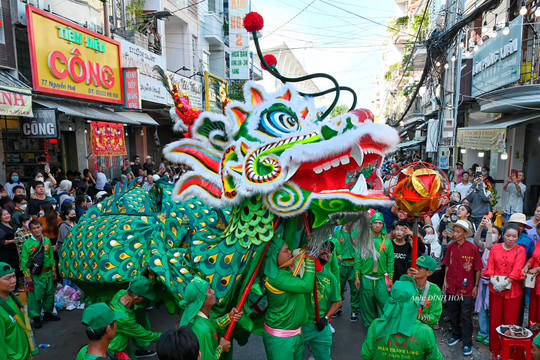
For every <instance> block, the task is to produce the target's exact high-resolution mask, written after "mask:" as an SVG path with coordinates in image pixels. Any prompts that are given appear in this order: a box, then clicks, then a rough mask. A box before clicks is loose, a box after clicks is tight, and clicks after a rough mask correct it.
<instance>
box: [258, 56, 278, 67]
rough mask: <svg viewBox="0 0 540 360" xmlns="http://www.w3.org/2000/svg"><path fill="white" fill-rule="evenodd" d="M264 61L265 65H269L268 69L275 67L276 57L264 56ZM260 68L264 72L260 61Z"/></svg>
mask: <svg viewBox="0 0 540 360" xmlns="http://www.w3.org/2000/svg"><path fill="white" fill-rule="evenodd" d="M264 61H266V63H267V64H268V65H270V67H272V66H275V65H277V59H276V57H275V56H274V55H272V54H268V55H264ZM261 67H262V68H263V69H264V70H266V68H265V67H264V65H263V63H262V61H261Z"/></svg>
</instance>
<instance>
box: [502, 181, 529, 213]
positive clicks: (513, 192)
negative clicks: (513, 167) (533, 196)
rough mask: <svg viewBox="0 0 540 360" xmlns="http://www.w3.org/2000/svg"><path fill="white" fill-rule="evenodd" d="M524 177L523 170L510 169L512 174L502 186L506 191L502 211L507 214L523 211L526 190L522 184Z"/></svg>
mask: <svg viewBox="0 0 540 360" xmlns="http://www.w3.org/2000/svg"><path fill="white" fill-rule="evenodd" d="M524 179H525V173H524V172H523V171H518V172H517V173H516V172H514V171H512V174H511V175H510V177H509V178H508V180H507V181H506V183H505V184H504V186H503V190H504V191H506V192H507V193H508V198H507V199H506V206H505V208H504V211H505V212H506V213H507V214H508V215H512V214H514V213H522V212H523V199H524V198H525V191H526V190H527V187H526V186H525V184H523V180H524Z"/></svg>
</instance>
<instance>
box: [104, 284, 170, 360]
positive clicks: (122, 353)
mask: <svg viewBox="0 0 540 360" xmlns="http://www.w3.org/2000/svg"><path fill="white" fill-rule="evenodd" d="M154 298H155V294H154V290H153V289H152V283H151V282H150V280H148V279H147V278H145V277H143V276H138V277H136V278H135V279H133V280H132V281H131V282H130V284H129V287H128V288H127V290H120V291H118V292H117V293H116V294H115V295H114V297H113V298H112V300H111V308H112V309H113V311H114V312H118V313H122V314H125V316H124V317H123V318H122V319H119V320H118V321H117V322H116V334H115V335H114V339H113V340H112V341H111V343H110V345H109V350H111V351H112V352H115V353H116V355H117V357H118V358H119V359H133V360H134V359H136V356H135V354H134V353H133V351H132V349H131V348H130V347H129V344H128V343H129V339H133V341H134V342H135V341H137V346H138V347H140V348H145V347H147V346H149V345H150V343H153V342H156V341H158V340H159V338H160V336H161V333H160V332H153V331H151V330H150V329H149V327H148V326H147V327H145V326H143V325H141V324H139V323H138V322H137V319H136V314H135V307H136V305H140V304H142V303H143V302H145V301H147V300H150V301H152V300H154ZM145 351H147V350H145ZM149 354H152V355H155V353H152V352H148V355H149Z"/></svg>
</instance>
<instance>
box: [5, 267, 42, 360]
mask: <svg viewBox="0 0 540 360" xmlns="http://www.w3.org/2000/svg"><path fill="white" fill-rule="evenodd" d="M16 286H17V275H16V274H15V270H14V269H13V268H12V267H11V266H10V265H9V264H7V263H4V262H0V360H27V359H32V355H31V354H30V352H31V350H32V354H33V355H35V354H37V350H36V349H35V344H34V340H33V337H32V329H31V327H30V319H28V316H27V315H26V313H25V312H24V307H23V306H22V304H21V303H20V302H19V299H17V297H16V296H15V294H13V291H14V290H15V287H16Z"/></svg>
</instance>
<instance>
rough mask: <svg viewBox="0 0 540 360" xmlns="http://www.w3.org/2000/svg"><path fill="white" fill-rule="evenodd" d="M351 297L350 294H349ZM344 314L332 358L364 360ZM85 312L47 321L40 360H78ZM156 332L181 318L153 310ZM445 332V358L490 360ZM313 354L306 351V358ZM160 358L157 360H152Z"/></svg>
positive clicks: (239, 350) (255, 352)
mask: <svg viewBox="0 0 540 360" xmlns="http://www.w3.org/2000/svg"><path fill="white" fill-rule="evenodd" d="M345 296H346V298H348V293H345ZM343 310H344V311H343V315H342V316H341V317H338V318H335V319H333V325H334V328H335V329H336V333H335V334H334V345H333V348H332V359H337V360H342V359H343V360H348V359H351V360H352V359H361V356H360V351H361V346H362V343H363V341H364V337H365V335H366V332H367V329H366V328H364V327H363V326H362V325H361V322H360V320H359V321H358V322H357V323H351V322H350V321H349V314H350V309H349V305H348V300H347V299H346V300H345V304H344V307H343ZM81 314H82V310H73V311H65V310H64V311H62V312H60V314H59V315H60V317H61V321H58V322H44V323H43V327H42V328H41V329H36V330H35V339H36V343H37V344H43V343H48V344H50V345H51V347H50V348H47V349H41V350H40V353H39V354H38V355H37V356H35V359H36V360H68V359H75V356H76V354H77V352H78V350H79V349H80V348H81V347H82V346H83V345H85V344H86V335H85V333H84V330H83V327H82V326H81V324H80V320H81ZM149 317H150V321H151V323H152V329H153V330H155V331H164V330H166V329H169V328H172V327H174V326H175V325H176V324H177V322H178V319H177V317H176V315H171V314H169V313H168V312H167V310H166V309H165V308H161V309H153V310H151V311H149ZM441 325H442V326H441V329H439V330H436V331H435V335H436V338H437V342H438V345H439V349H440V351H441V352H442V353H443V355H444V358H445V359H452V360H459V359H483V360H489V359H490V358H491V353H490V352H489V350H488V349H487V347H486V346H484V345H479V343H478V342H475V344H474V350H473V355H472V356H463V353H462V351H463V350H462V347H461V344H458V345H456V346H455V347H452V348H450V347H449V346H448V344H447V338H448V329H449V325H448V324H447V323H445V322H441ZM308 357H309V353H308V352H306V359H307V358H308ZM265 358H266V356H265V353H264V346H263V342H262V338H261V337H260V336H257V335H252V336H251V337H250V339H249V342H248V344H247V345H246V346H243V347H241V346H235V347H234V359H241V360H261V359H265ZM151 359H157V357H154V358H151Z"/></svg>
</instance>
